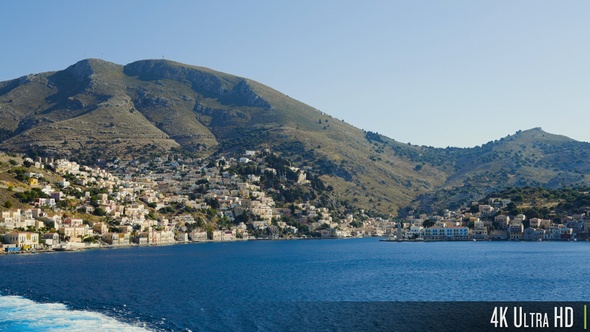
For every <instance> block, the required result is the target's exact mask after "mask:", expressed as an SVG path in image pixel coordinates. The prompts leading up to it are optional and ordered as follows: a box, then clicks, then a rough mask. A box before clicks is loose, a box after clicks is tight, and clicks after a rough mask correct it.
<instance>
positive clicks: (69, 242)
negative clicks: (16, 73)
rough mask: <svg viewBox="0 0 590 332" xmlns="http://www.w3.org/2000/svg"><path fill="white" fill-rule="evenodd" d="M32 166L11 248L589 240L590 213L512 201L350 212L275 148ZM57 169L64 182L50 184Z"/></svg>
mask: <svg viewBox="0 0 590 332" xmlns="http://www.w3.org/2000/svg"><path fill="white" fill-rule="evenodd" d="M23 164H24V165H23V167H20V168H19V169H17V171H16V172H17V173H18V174H19V176H20V179H21V180H22V181H23V182H26V183H27V184H28V185H29V186H30V188H32V189H31V191H29V192H25V193H21V194H17V196H18V197H21V198H22V200H23V201H27V200H29V202H28V203H29V204H28V205H29V207H27V208H9V205H10V204H8V203H7V204H5V206H4V211H2V215H1V219H0V227H1V228H0V229H1V230H3V234H2V236H1V238H2V247H3V252H18V251H39V250H76V249H84V248H99V247H115V246H133V245H163V244H174V243H189V242H207V241H238V240H259V239H301V238H312V237H315V238H349V237H363V236H377V237H387V239H389V240H397V241H406V240H409V241H457V240H475V241H478V240H482V241H483V240H526V241H547V240H559V241H563V240H577V239H584V240H585V239H586V238H588V230H589V229H590V216H588V215H587V214H586V213H580V214H573V215H571V216H568V217H567V219H566V220H561V222H559V223H556V222H555V221H552V220H550V219H540V218H530V219H527V217H526V216H525V215H524V214H517V215H506V214H503V213H501V212H502V211H503V208H505V207H506V206H507V205H509V204H510V203H511V201H510V200H509V199H503V198H491V199H489V201H488V202H487V203H488V204H480V203H479V202H474V203H473V204H472V205H471V206H470V207H463V208H462V209H460V210H458V211H449V210H444V211H443V213H442V215H425V214H421V215H419V216H418V217H414V216H410V217H407V218H405V219H400V218H380V217H370V216H367V215H365V214H364V211H362V210H361V211H358V212H355V213H346V214H344V215H342V214H341V213H340V214H339V213H337V212H336V211H333V210H330V209H329V208H328V207H325V206H316V205H314V204H313V203H312V202H313V200H312V198H313V196H314V195H316V194H315V192H317V190H316V189H317V188H316V187H323V184H322V183H321V180H320V179H319V178H318V177H317V176H316V175H313V170H312V169H310V168H304V169H300V168H296V167H292V166H290V164H288V162H286V161H284V160H282V159H281V158H280V157H278V156H276V155H274V154H273V153H271V152H270V151H268V150H267V151H254V150H252V151H245V153H243V155H242V156H241V157H239V158H229V157H224V156H221V157H219V158H217V159H215V160H213V161H211V160H209V161H203V160H200V159H192V158H179V157H175V158H173V157H170V156H167V157H161V158H155V159H153V160H151V161H149V162H145V161H138V160H132V161H120V160H117V159H115V160H113V161H111V162H105V163H104V167H102V168H100V167H88V166H82V165H79V164H78V163H76V162H73V161H69V160H65V159H57V160H54V159H51V158H36V160H33V159H31V158H25V159H24V163H23ZM48 171H52V172H55V173H57V174H59V175H60V176H61V180H60V181H57V182H56V183H54V184H52V183H49V182H48V181H46V180H45V179H44V176H43V174H44V172H48ZM293 188H298V190H299V191H297V193H294V192H295V190H294V189H293ZM314 188H315V189H314ZM27 193H28V195H25V194H27ZM293 195H294V196H293ZM285 196H288V197H287V198H285ZM305 198H307V199H305ZM275 199H279V200H280V201H276V200H275Z"/></svg>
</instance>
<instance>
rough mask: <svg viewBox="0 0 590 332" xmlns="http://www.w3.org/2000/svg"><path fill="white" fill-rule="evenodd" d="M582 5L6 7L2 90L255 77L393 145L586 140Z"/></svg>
mask: <svg viewBox="0 0 590 332" xmlns="http://www.w3.org/2000/svg"><path fill="white" fill-rule="evenodd" d="M589 12H590V2H588V1H580V0H573V1H543V0H528V1H527V0H523V1H512V0H478V1H472V0H466V1H440V0H431V1H426V0H412V1H395V0H387V1H376V0H363V1H360V0H359V1H348V0H320V1H318V0H311V1H310V0H297V1H290V0H282V1H270V0H265V1H261V0H249V1H238V0H205V1H197V0H187V1H180V0H178V1H155V0H141V1H140V0H115V1H112V0H101V1H78V0H74V1H64V0H53V1H39V0H37V1H35V0H30V1H21V0H6V1H3V2H2V11H1V12H0V31H1V32H0V33H1V36H2V38H1V40H2V46H1V51H0V81H5V80H10V79H14V78H18V77H21V76H23V75H27V74H32V73H41V72H47V71H56V70H62V69H65V68H67V67H68V66H70V65H72V64H74V63H76V62H78V61H80V60H82V59H85V58H99V59H103V60H106V61H111V62H114V63H117V64H121V65H124V64H127V63H131V62H133V61H137V60H143V59H162V58H165V59H169V60H174V61H178V62H182V63H185V64H190V65H195V66H203V67H208V68H211V69H214V70H218V71H222V72H226V73H230V74H233V75H238V76H242V77H246V78H249V79H253V80H255V81H258V82H260V83H263V84H265V85H267V86H270V87H272V88H274V89H276V90H278V91H280V92H282V93H284V94H287V95H289V96H290V97H293V98H295V99H297V100H299V101H301V102H304V103H306V104H308V105H310V106H313V107H315V108H317V109H319V110H320V111H322V112H324V113H327V114H329V115H331V116H333V117H335V118H338V119H343V120H345V121H346V122H348V123H350V124H352V125H354V126H356V127H358V128H361V129H365V130H370V131H373V132H378V133H380V134H383V135H385V136H388V137H390V138H393V139H395V140H397V141H400V142H404V143H405V142H409V143H412V144H417V145H427V146H434V147H447V146H455V147H473V146H477V145H482V144H485V143H487V142H489V141H493V140H497V139H500V138H501V137H504V136H507V135H510V134H514V133H515V132H516V131H517V130H526V129H530V128H534V127H542V128H543V130H545V131H547V132H550V133H554V134H560V135H565V136H568V137H571V138H573V139H576V140H579V141H585V142H590V123H589V121H588V120H590V115H589V114H590V112H589V111H590V20H588V13H589Z"/></svg>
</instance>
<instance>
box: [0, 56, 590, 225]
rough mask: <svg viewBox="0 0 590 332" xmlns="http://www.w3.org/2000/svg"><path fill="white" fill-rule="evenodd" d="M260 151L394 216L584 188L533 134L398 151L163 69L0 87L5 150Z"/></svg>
mask: <svg viewBox="0 0 590 332" xmlns="http://www.w3.org/2000/svg"><path fill="white" fill-rule="evenodd" d="M375 121H379V119H375ZM264 148H270V149H272V150H273V151H275V152H278V153H280V154H281V155H282V156H283V157H285V158H287V159H288V160H290V161H291V162H292V163H293V164H294V165H295V166H298V167H305V166H308V167H309V168H310V169H312V171H313V172H316V173H317V174H319V175H321V179H322V180H323V181H324V182H326V184H327V185H329V186H330V188H333V191H332V192H331V193H330V195H326V197H325V199H324V201H325V204H340V205H342V206H347V207H349V208H362V209H366V210H372V211H376V212H379V213H382V214H394V215H395V214H397V211H398V209H400V208H403V207H406V206H412V207H414V208H418V209H424V210H427V209H430V208H433V207H434V208H440V207H442V206H444V204H460V203H463V202H465V200H470V199H473V200H476V199H478V198H480V197H481V196H482V195H485V194H486V193H489V192H491V191H492V190H494V189H498V188H504V187H509V186H524V185H530V186H532V185H541V186H548V187H560V186H571V185H575V184H581V183H588V180H589V178H588V175H587V174H588V173H589V171H590V162H589V161H588V158H587V156H588V154H589V153H590V147H589V144H588V143H582V142H576V141H574V140H571V139H568V138H566V137H563V136H556V135H551V134H548V133H544V132H543V131H542V130H540V129H532V130H528V131H523V132H519V133H517V134H515V135H512V136H509V137H506V138H503V139H501V140H499V141H495V142H490V143H488V144H485V145H483V146H481V147H476V148H469V149H458V148H446V149H439V148H432V147H426V146H414V145H409V144H403V143H400V142H396V141H395V140H393V139H390V138H388V137H385V136H383V135H379V134H378V133H373V132H365V131H363V130H360V129H358V128H355V127H353V126H351V125H349V124H347V123H345V122H344V121H342V120H339V119H336V118H333V117H331V116H330V115H327V114H325V113H323V112H321V111H319V110H317V109H315V108H313V107H311V106H308V105H306V104H304V103H301V102H299V101H297V100H294V99H292V98H290V97H288V96H286V95H284V94H282V93H280V92H278V91H276V90H274V89H272V88H270V87H267V86H265V85H263V84H260V83H258V82H255V81H253V80H250V79H247V78H242V77H238V76H234V75H230V74H226V73H221V72H217V71H214V70H211V69H208V68H203V67H196V66H190V65H185V64H181V63H177V62H173V61H167V60H142V61H136V62H133V63H130V64H128V65H125V66H121V65H117V64H113V63H110V62H106V61H102V60H97V59H87V60H82V61H80V62H78V63H76V64H74V65H72V66H70V67H68V68H66V69H64V70H61V71H55V72H47V73H40V74H35V75H28V76H24V77H21V78H18V79H14V80H10V81H5V82H0V149H2V150H5V151H10V152H20V153H27V154H29V155H32V156H35V155H51V156H64V157H69V158H72V159H77V160H80V161H83V162H86V163H94V162H97V160H98V159H107V160H112V159H113V158H122V159H142V158H143V159H146V158H150V157H155V156H159V155H162V154H167V153H169V152H172V153H184V154H189V155H191V156H199V157H208V156H210V155H213V154H218V153H236V154H239V153H241V152H243V151H244V150H246V149H248V150H250V149H264ZM408 209H411V208H408Z"/></svg>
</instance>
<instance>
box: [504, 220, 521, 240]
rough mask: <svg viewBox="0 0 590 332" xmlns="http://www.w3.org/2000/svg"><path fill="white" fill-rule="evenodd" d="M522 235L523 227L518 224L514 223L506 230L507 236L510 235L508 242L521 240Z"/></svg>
mask: <svg viewBox="0 0 590 332" xmlns="http://www.w3.org/2000/svg"><path fill="white" fill-rule="evenodd" d="M523 233H524V226H523V224H520V223H518V224H517V223H514V224H512V225H510V227H509V228H508V234H509V235H510V240H522V236H523Z"/></svg>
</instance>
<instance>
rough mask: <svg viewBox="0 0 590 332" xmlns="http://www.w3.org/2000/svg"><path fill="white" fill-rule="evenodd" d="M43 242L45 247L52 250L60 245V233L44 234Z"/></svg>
mask: <svg viewBox="0 0 590 332" xmlns="http://www.w3.org/2000/svg"><path fill="white" fill-rule="evenodd" d="M43 241H45V245H46V246H48V247H50V248H52V247H54V246H56V245H58V244H59V243H60V241H59V234H58V233H45V234H43Z"/></svg>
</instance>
